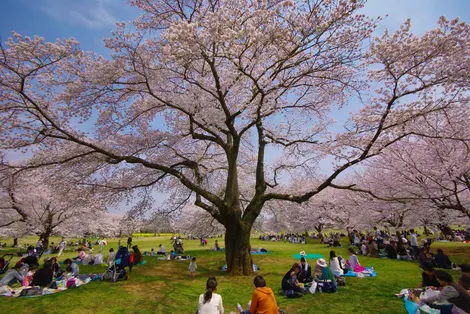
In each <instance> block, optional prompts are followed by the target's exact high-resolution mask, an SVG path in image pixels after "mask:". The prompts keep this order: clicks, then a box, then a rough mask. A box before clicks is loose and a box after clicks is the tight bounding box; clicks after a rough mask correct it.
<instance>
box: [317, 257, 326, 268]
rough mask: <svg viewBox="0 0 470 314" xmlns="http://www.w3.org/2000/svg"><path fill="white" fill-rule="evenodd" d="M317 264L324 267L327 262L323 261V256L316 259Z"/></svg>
mask: <svg viewBox="0 0 470 314" xmlns="http://www.w3.org/2000/svg"><path fill="white" fill-rule="evenodd" d="M317 265H318V266H320V267H326V266H328V264H327V263H326V261H325V260H324V259H323V258H319V259H318V261H317Z"/></svg>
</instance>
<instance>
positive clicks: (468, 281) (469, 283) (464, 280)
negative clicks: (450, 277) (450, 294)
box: [459, 264, 470, 291]
mask: <svg viewBox="0 0 470 314" xmlns="http://www.w3.org/2000/svg"><path fill="white" fill-rule="evenodd" d="M460 269H461V270H462V275H461V276H460V278H459V284H460V285H461V286H462V287H464V289H465V290H468V291H470V264H462V265H460Z"/></svg>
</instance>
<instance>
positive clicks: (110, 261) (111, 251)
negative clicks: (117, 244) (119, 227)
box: [106, 248, 116, 265]
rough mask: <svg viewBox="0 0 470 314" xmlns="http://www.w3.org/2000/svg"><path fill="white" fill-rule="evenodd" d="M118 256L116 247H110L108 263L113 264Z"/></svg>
mask: <svg viewBox="0 0 470 314" xmlns="http://www.w3.org/2000/svg"><path fill="white" fill-rule="evenodd" d="M115 258H116V252H114V249H113V248H110V249H109V253H108V258H107V260H106V262H107V263H108V265H111V263H113V262H114V259H115Z"/></svg>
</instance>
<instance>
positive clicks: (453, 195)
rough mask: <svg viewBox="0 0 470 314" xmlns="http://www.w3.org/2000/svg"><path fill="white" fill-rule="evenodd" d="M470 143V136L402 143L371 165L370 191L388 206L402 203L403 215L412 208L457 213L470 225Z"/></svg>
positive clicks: (367, 175) (391, 148) (369, 175)
mask: <svg viewBox="0 0 470 314" xmlns="http://www.w3.org/2000/svg"><path fill="white" fill-rule="evenodd" d="M468 118H470V115H469V116H468ZM469 144H470V137H469V141H460V140H445V139H434V138H433V139H430V138H425V139H423V138H421V139H414V140H406V141H401V142H400V143H397V144H396V145H394V146H393V147H390V149H388V150H387V151H386V152H384V154H382V155H381V156H380V157H378V158H377V159H376V160H374V161H373V162H372V163H371V168H370V170H369V171H367V172H366V173H365V180H367V181H368V182H367V185H368V187H367V189H368V190H370V191H373V193H374V195H375V196H377V197H379V198H381V199H382V200H385V201H386V202H385V203H387V200H393V199H396V200H397V201H401V205H402V206H404V208H403V210H402V211H401V212H402V213H403V214H405V213H406V211H408V210H409V209H410V208H414V209H413V210H415V209H416V208H419V207H421V208H425V209H429V208H436V209H438V210H441V211H456V212H458V213H459V214H461V215H463V216H465V217H467V222H468V219H469V218H470V189H469V187H470V184H469V183H470V180H469V178H470V155H469V154H470V150H469V147H470V146H469ZM379 202H380V201H379ZM382 203H384V202H382ZM388 203H389V205H388V206H391V207H394V210H393V211H394V212H396V213H397V212H399V211H398V210H396V206H397V203H395V204H391V203H390V202H388ZM381 206H387V205H383V204H382V205H381Z"/></svg>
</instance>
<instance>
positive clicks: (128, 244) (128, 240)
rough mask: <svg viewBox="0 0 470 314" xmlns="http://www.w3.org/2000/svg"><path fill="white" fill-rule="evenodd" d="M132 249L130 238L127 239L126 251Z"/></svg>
mask: <svg viewBox="0 0 470 314" xmlns="http://www.w3.org/2000/svg"><path fill="white" fill-rule="evenodd" d="M131 247H132V237H129V238H127V249H130V248H131Z"/></svg>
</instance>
